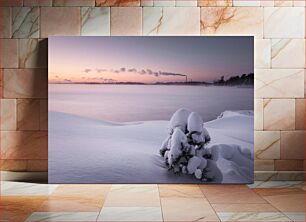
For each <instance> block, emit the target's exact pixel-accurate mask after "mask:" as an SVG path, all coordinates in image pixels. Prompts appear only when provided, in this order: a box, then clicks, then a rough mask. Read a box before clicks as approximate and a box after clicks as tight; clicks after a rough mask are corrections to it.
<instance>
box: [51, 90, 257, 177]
mask: <svg viewBox="0 0 306 222" xmlns="http://www.w3.org/2000/svg"><path fill="white" fill-rule="evenodd" d="M181 107H185V108H188V109H190V110H192V111H196V112H198V113H200V114H201V116H202V117H203V119H204V122H205V124H204V126H205V127H206V128H207V130H208V131H209V133H210V135H211V137H212V141H211V143H210V144H211V145H216V144H237V145H239V146H241V147H242V148H243V149H244V150H249V151H250V153H251V157H252V155H253V143H254V138H253V127H254V125H253V123H254V117H253V115H245V114H243V113H242V114H241V113H239V112H238V113H235V112H234V113H230V114H229V115H226V116H225V117H224V118H221V119H216V118H217V117H218V116H219V115H220V114H221V113H222V112H224V111H225V110H253V88H237V87H206V86H157V85H152V86H151V85H150V86H143V85H76V84H58V85H55V84H50V85H49V182H50V183H199V182H200V181H199V180H196V179H195V178H194V177H193V176H192V175H174V174H173V173H171V172H169V171H168V170H167V169H166V167H165V165H164V162H163V159H162V158H161V157H160V156H159V154H158V151H159V148H160V145H161V143H162V141H163V140H164V138H165V137H166V135H167V124H168V120H169V119H170V117H171V115H172V114H173V113H174V112H175V111H176V110H177V109H178V108H181ZM246 153H247V152H246ZM240 158H241V160H243V161H242V162H244V163H245V164H244V167H246V168H247V169H248V170H247V171H246V172H247V174H246V173H245V171H244V172H243V173H242V172H241V170H240V168H241V166H240V165H239V164H238V165H237V162H232V161H229V160H226V159H222V158H221V160H222V161H220V166H219V167H220V169H221V170H222V172H223V173H224V175H223V181H222V182H223V183H251V182H252V177H253V160H252V158H253V157H252V158H250V157H244V156H241V157H240Z"/></svg>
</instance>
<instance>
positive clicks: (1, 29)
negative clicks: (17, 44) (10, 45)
mask: <svg viewBox="0 0 306 222" xmlns="http://www.w3.org/2000/svg"><path fill="white" fill-rule="evenodd" d="M11 22H12V10H11V8H9V7H1V8H0V38H10V37H11V35H12V34H11Z"/></svg>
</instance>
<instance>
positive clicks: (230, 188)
mask: <svg viewBox="0 0 306 222" xmlns="http://www.w3.org/2000/svg"><path fill="white" fill-rule="evenodd" d="M200 188H201V190H202V192H203V193H204V196H205V197H206V198H207V199H208V201H209V202H210V203H211V204H235V203H236V204H243V203H245V204H251V203H252V204H258V203H266V201H265V200H263V199H262V198H261V197H260V196H259V195H258V194H257V193H255V192H254V191H253V190H251V189H249V188H248V187H247V186H246V185H228V184H227V185H220V184H217V185H200Z"/></svg>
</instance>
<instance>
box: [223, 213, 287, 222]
mask: <svg viewBox="0 0 306 222" xmlns="http://www.w3.org/2000/svg"><path fill="white" fill-rule="evenodd" d="M218 216H219V218H220V219H221V221H252V222H253V221H265V222H267V221H276V222H281V221H286V222H289V221H290V219H289V218H288V217H286V216H285V215H284V214H282V213H280V212H251V213H250V212H238V213H236V212H221V213H218Z"/></svg>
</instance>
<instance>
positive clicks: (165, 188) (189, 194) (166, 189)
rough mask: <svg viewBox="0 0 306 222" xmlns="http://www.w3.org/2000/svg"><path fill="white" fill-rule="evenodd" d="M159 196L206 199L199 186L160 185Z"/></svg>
mask: <svg viewBox="0 0 306 222" xmlns="http://www.w3.org/2000/svg"><path fill="white" fill-rule="evenodd" d="M158 189H159V196H160V197H161V198H164V197H168V198H169V197H181V198H204V195H203V193H202V191H201V190H200V188H199V186H198V185H190V184H183V185H179V184H169V185H167V184H160V185H158Z"/></svg>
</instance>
